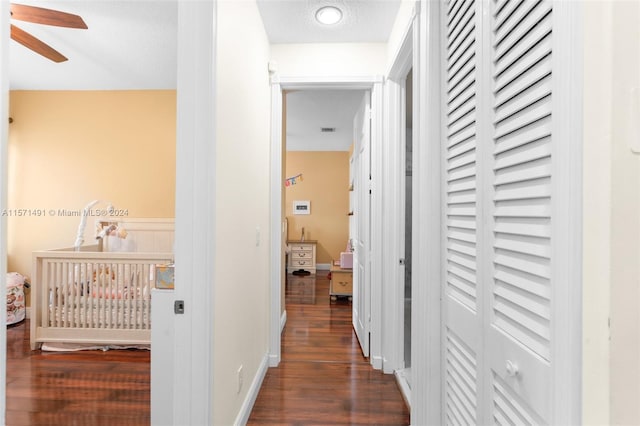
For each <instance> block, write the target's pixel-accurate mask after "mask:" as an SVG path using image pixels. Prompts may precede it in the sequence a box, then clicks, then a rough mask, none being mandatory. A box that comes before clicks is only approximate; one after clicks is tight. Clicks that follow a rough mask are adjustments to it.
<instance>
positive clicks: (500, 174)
mask: <svg viewBox="0 0 640 426" xmlns="http://www.w3.org/2000/svg"><path fill="white" fill-rule="evenodd" d="M529 166H530V167H527V168H522V167H517V166H516V167H505V168H502V169H499V170H496V174H495V181H494V184H495V185H503V184H507V183H512V182H523V181H528V180H533V179H540V178H546V177H550V176H551V161H550V159H549V157H542V158H540V159H538V160H531V162H530V164H529Z"/></svg>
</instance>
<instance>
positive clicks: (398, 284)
mask: <svg viewBox="0 0 640 426" xmlns="http://www.w3.org/2000/svg"><path fill="white" fill-rule="evenodd" d="M416 16H417V15H416V8H415V7H414V10H413V11H412V14H411V17H410V19H409V23H408V26H407V28H406V29H405V31H404V35H403V38H402V43H401V45H400V47H399V49H398V51H397V52H396V54H395V56H394V60H393V63H392V65H391V68H390V69H389V71H388V73H387V79H386V80H385V111H386V114H385V123H386V137H387V140H386V143H385V144H384V150H385V158H386V159H387V162H386V163H385V166H384V169H385V179H384V185H385V187H384V193H385V194H388V198H387V201H388V202H386V203H385V206H386V209H385V217H384V229H385V231H384V234H383V241H384V244H383V253H384V255H383V259H384V262H385V263H384V278H385V282H387V283H391V285H387V286H385V287H384V289H383V292H384V306H383V309H384V312H385V318H388V320H387V321H385V324H384V334H383V342H384V344H383V371H384V372H385V373H393V372H395V371H397V370H399V369H401V368H403V362H404V356H403V354H404V349H403V348H404V315H403V312H404V266H402V265H401V264H400V259H401V258H402V257H403V255H402V253H403V251H404V237H403V236H402V235H403V234H404V232H405V228H404V211H405V207H404V202H405V195H404V190H405V183H404V181H403V179H404V177H403V173H404V170H405V165H404V162H405V161H406V157H405V154H404V150H405V138H406V128H405V125H404V118H405V116H406V105H405V103H406V92H405V83H406V78H407V74H408V73H409V71H410V70H411V69H416V68H417V67H418V66H419V64H418V62H417V59H418V57H417V54H416V53H417V52H414V45H418V44H419V40H416V37H417V36H418V34H417V29H418V26H417V25H416V23H415V20H416ZM414 74H415V73H414ZM414 87H415V86H414ZM413 93H414V97H413V99H414V100H416V101H417V100H418V97H417V96H415V94H416V90H413ZM413 120H414V122H417V120H418V117H416V116H415V113H414V116H413ZM415 136H416V135H415V134H413V131H412V138H415ZM412 340H413V338H412ZM398 384H399V385H400V389H401V391H402V393H403V395H404V397H405V399H406V400H407V403H408V404H409V405H411V404H410V396H409V394H410V391H409V389H408V388H407V386H406V382H405V383H402V381H400V380H399V381H398Z"/></svg>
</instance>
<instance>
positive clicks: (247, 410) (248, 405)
mask: <svg viewBox="0 0 640 426" xmlns="http://www.w3.org/2000/svg"><path fill="white" fill-rule="evenodd" d="M268 359H269V355H268V354H265V356H264V357H263V358H262V361H261V362H260V366H259V367H258V371H256V375H255V376H254V377H253V380H252V381H251V386H250V387H249V391H248V392H247V396H246V397H245V398H244V401H243V402H242V406H241V407H240V411H239V412H238V416H237V417H236V420H235V421H234V422H233V424H234V426H240V425H246V424H247V422H248V421H249V416H250V415H251V410H253V405H254V404H255V403H256V399H257V398H258V394H259V393H260V387H261V386H262V382H263V381H264V378H265V376H266V375H267V369H268V364H269V362H268ZM176 424H180V423H176Z"/></svg>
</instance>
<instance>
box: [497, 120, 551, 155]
mask: <svg viewBox="0 0 640 426" xmlns="http://www.w3.org/2000/svg"><path fill="white" fill-rule="evenodd" d="M549 136H551V116H550V115H549V116H546V117H544V118H542V119H540V120H538V121H536V122H534V123H531V124H529V125H528V126H525V127H522V128H520V129H518V130H517V131H515V132H511V133H509V134H506V135H504V136H501V137H499V138H496V139H495V144H494V151H493V153H494V154H496V155H497V154H501V153H503V152H505V151H508V150H512V149H514V148H517V147H520V146H523V145H527V144H529V143H531V142H535V141H539V140H542V139H543V138H546V137H549Z"/></svg>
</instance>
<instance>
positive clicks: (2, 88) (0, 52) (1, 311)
mask: <svg viewBox="0 0 640 426" xmlns="http://www.w3.org/2000/svg"><path fill="white" fill-rule="evenodd" d="M10 16H11V13H10V8H9V2H8V1H0V209H2V210H4V209H6V208H7V191H8V185H7V155H8V143H9V120H8V119H7V117H9V35H10V31H9V23H10V21H9V19H10ZM6 272H7V218H6V217H5V216H4V215H3V216H2V217H0V273H2V274H6ZM3 276H4V275H3ZM6 294H7V286H6V285H4V284H3V285H1V286H0V300H3V302H2V303H0V305H2V306H0V359H1V360H2V362H0V423H4V419H5V412H6V383H7V363H6V362H5V360H6V357H7V306H6V304H5V303H4V300H7V296H6Z"/></svg>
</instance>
